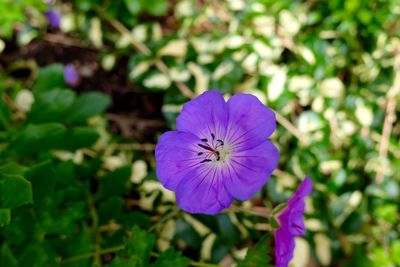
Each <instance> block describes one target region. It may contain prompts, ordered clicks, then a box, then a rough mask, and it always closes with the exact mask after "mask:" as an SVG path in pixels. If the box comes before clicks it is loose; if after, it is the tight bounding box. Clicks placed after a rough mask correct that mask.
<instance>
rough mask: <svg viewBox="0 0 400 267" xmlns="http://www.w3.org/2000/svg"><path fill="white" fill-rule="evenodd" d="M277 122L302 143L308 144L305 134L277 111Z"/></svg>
mask: <svg viewBox="0 0 400 267" xmlns="http://www.w3.org/2000/svg"><path fill="white" fill-rule="evenodd" d="M274 112H275V116H276V120H277V121H278V123H279V124H281V125H282V126H283V127H284V128H285V129H286V130H288V131H289V132H290V133H291V134H292V135H293V136H295V137H296V138H297V139H298V140H299V141H300V142H301V143H307V142H306V141H307V140H306V137H305V136H304V134H303V133H302V132H301V131H300V130H299V129H297V127H296V126H294V125H293V124H292V123H291V122H290V121H289V120H287V119H286V118H285V117H283V116H282V115H281V114H279V113H278V112H277V111H276V110H274Z"/></svg>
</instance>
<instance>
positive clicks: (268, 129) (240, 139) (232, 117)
mask: <svg viewBox="0 0 400 267" xmlns="http://www.w3.org/2000/svg"><path fill="white" fill-rule="evenodd" d="M227 104H228V109H229V121H228V129H227V133H226V137H225V140H226V142H227V143H229V144H230V145H231V146H232V147H234V149H236V150H244V149H248V148H252V147H254V146H257V145H259V144H260V143H261V142H263V141H265V140H267V138H268V137H269V136H270V135H271V134H272V133H273V132H274V131H275V128H276V120H275V113H274V112H273V111H272V110H270V109H269V108H267V107H266V106H265V105H264V104H263V103H261V102H260V100H258V98H257V97H255V96H253V95H250V94H237V95H234V96H232V97H231V98H230V99H229V101H228V103H227Z"/></svg>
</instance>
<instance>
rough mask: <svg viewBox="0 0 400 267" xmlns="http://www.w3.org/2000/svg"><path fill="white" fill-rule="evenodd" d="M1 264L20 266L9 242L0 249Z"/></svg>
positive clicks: (9, 266)
mask: <svg viewBox="0 0 400 267" xmlns="http://www.w3.org/2000/svg"><path fill="white" fill-rule="evenodd" d="M0 266H7V267H18V261H17V259H16V258H15V257H14V255H13V253H12V251H11V250H10V247H9V246H8V245H7V244H4V245H3V246H2V247H1V249H0Z"/></svg>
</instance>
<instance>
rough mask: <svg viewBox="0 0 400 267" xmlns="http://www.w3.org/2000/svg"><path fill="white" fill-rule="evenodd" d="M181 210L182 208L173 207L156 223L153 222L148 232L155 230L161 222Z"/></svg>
mask: <svg viewBox="0 0 400 267" xmlns="http://www.w3.org/2000/svg"><path fill="white" fill-rule="evenodd" d="M179 211H180V210H179V209H178V208H174V209H172V210H171V211H170V212H169V213H167V214H165V215H164V216H163V217H162V218H161V219H160V220H159V221H157V222H156V223H155V224H153V225H152V226H151V227H150V228H149V230H148V232H152V231H154V230H155V229H156V228H157V226H158V225H160V224H162V223H164V222H166V221H168V220H169V219H171V218H173V217H174V216H175V215H177V214H178V213H179Z"/></svg>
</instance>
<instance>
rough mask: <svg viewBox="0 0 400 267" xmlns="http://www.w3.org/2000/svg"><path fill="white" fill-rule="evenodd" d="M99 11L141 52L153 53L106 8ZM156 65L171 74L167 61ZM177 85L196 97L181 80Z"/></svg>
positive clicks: (156, 62)
mask: <svg viewBox="0 0 400 267" xmlns="http://www.w3.org/2000/svg"><path fill="white" fill-rule="evenodd" d="M96 10H97V12H98V13H99V15H100V16H101V17H102V18H104V19H106V20H107V21H108V22H109V23H110V24H111V26H113V27H114V28H115V29H116V30H117V31H119V32H120V33H121V34H126V35H127V36H129V40H130V41H131V43H132V45H133V46H134V47H135V48H136V49H137V50H138V51H140V52H142V53H143V54H145V55H151V53H152V52H151V50H150V49H149V48H148V47H147V46H146V45H145V44H144V43H142V42H141V41H139V40H138V39H136V38H135V37H134V36H133V35H132V33H131V32H130V31H129V30H128V29H127V28H126V27H125V26H124V25H123V24H122V23H121V22H119V21H117V20H115V19H111V18H109V16H108V15H107V13H106V12H104V10H103V9H102V8H97V9H96ZM155 66H156V67H157V68H158V69H159V70H160V71H161V72H162V73H164V74H165V75H169V70H168V67H167V65H165V63H164V62H163V61H161V60H160V59H156V61H155ZM175 85H176V87H178V89H179V90H180V91H181V93H182V94H183V95H184V96H186V97H188V98H194V97H195V93H194V92H193V91H192V90H190V88H189V87H188V86H187V85H186V84H184V83H181V82H175Z"/></svg>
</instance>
